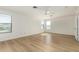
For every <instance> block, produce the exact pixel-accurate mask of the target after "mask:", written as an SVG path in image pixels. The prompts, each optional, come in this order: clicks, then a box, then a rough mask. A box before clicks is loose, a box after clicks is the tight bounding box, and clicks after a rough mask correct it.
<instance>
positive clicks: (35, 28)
mask: <svg viewBox="0 0 79 59" xmlns="http://www.w3.org/2000/svg"><path fill="white" fill-rule="evenodd" d="M0 13H2V14H8V15H11V16H12V33H2V34H0V41H5V40H9V39H14V38H18V37H23V36H28V35H32V34H37V33H41V30H40V24H39V22H38V21H35V20H34V19H33V17H29V16H28V15H22V14H20V13H16V12H13V11H7V10H0Z"/></svg>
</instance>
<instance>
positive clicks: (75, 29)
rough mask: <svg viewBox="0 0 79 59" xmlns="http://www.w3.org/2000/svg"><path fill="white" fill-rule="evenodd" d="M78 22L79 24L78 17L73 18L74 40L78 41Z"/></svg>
mask: <svg viewBox="0 0 79 59" xmlns="http://www.w3.org/2000/svg"><path fill="white" fill-rule="evenodd" d="M78 22H79V17H78V16H75V26H74V33H75V38H76V40H77V41H78V36H79V35H78V33H79V31H78V28H79V26H78Z"/></svg>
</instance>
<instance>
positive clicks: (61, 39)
mask: <svg viewBox="0 0 79 59" xmlns="http://www.w3.org/2000/svg"><path fill="white" fill-rule="evenodd" d="M0 51H1V52H25V51H26V52H63V51H65V52H74V51H79V42H77V41H76V40H75V38H74V37H73V36H68V35H61V34H52V33H42V34H37V35H33V36H28V37H23V38H18V39H14V40H8V41H4V42H0Z"/></svg>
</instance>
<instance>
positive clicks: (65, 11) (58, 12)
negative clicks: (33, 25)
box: [0, 6, 76, 16]
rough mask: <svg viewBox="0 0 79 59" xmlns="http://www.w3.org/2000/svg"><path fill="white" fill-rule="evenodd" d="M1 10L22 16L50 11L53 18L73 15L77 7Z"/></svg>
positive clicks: (13, 7)
mask: <svg viewBox="0 0 79 59" xmlns="http://www.w3.org/2000/svg"><path fill="white" fill-rule="evenodd" d="M0 9H5V10H10V11H14V12H18V13H21V14H29V15H30V14H32V15H34V14H36V15H38V14H43V15H44V14H45V10H50V11H51V12H52V13H53V16H59V15H65V14H73V13H75V10H76V7H74V6H38V8H36V9H34V8H33V6H0Z"/></svg>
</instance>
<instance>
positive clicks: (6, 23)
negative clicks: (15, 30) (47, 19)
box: [0, 14, 12, 33]
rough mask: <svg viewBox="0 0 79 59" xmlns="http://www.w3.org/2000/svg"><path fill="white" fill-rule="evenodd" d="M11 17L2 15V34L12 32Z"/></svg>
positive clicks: (0, 18) (0, 22)
mask: <svg viewBox="0 0 79 59" xmlns="http://www.w3.org/2000/svg"><path fill="white" fill-rule="evenodd" d="M11 24H12V23H11V16H9V15H4V14H0V33H3V32H11V30H12V29H11V28H12V27H11V26H12V25H11Z"/></svg>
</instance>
